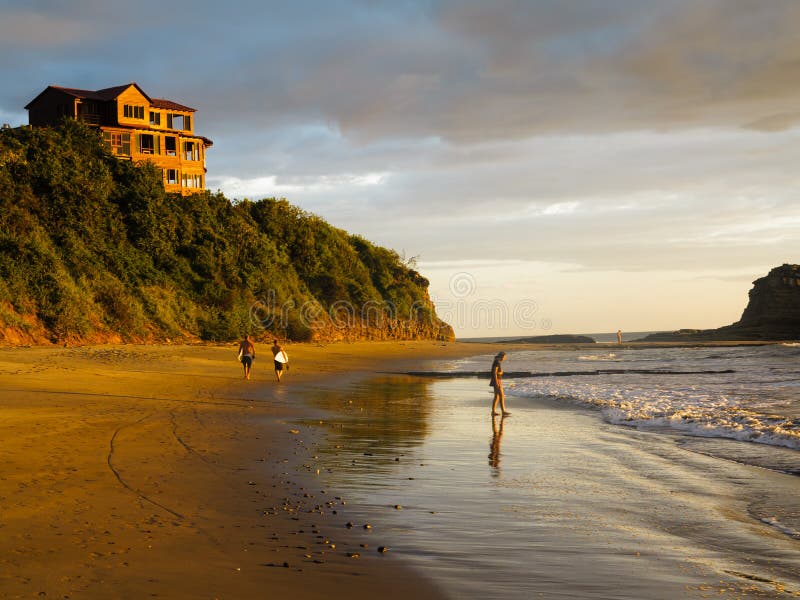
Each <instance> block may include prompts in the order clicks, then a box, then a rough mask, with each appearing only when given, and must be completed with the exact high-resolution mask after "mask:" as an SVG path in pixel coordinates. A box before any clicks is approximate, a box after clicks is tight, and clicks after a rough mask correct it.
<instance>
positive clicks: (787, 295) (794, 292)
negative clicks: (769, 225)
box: [644, 264, 800, 342]
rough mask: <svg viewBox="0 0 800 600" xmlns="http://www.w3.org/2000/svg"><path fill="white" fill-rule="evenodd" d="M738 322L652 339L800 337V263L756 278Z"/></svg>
mask: <svg viewBox="0 0 800 600" xmlns="http://www.w3.org/2000/svg"><path fill="white" fill-rule="evenodd" d="M749 296H750V301H749V302H748V304H747V307H746V308H745V309H744V312H743V313H742V318H741V319H739V321H738V322H736V323H733V324H732V325H727V326H725V327H720V328H719V329H702V330H697V329H681V330H680V331H675V332H670V333H656V334H653V335H649V336H647V337H646V338H644V341H648V342H658V341H665V342H673V341H682V340H686V341H705V340H796V339H798V338H800V265H788V264H785V265H781V266H780V267H775V268H774V269H772V270H771V271H770V272H769V273H768V274H767V275H765V276H764V277H761V278H759V279H756V280H755V281H754V282H753V289H751V290H750V293H749Z"/></svg>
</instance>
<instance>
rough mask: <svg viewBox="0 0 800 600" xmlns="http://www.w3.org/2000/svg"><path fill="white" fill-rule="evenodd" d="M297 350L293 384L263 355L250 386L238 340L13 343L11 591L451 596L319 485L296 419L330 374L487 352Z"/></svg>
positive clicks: (8, 452) (309, 443) (8, 400)
mask: <svg viewBox="0 0 800 600" xmlns="http://www.w3.org/2000/svg"><path fill="white" fill-rule="evenodd" d="M259 350H260V351H261V352H262V356H263V355H267V356H269V353H268V349H267V347H265V346H260V347H259ZM288 350H289V353H290V357H291V363H292V368H291V370H290V372H289V374H288V376H287V378H286V381H285V382H284V384H282V385H281V386H278V385H276V384H275V382H274V375H273V372H272V366H271V361H270V360H267V359H265V358H262V356H259V357H258V359H257V360H256V364H255V367H254V372H253V378H252V379H251V380H250V381H243V380H242V375H241V367H240V366H239V365H238V363H237V362H236V357H235V346H222V347H211V346H105V347H77V348H19V349H3V350H0V439H2V440H3V443H2V446H1V447H0V460H2V467H1V468H0V596H2V597H3V598H31V597H45V596H46V597H50V598H109V597H115V598H143V597H162V598H221V599H222V598H255V597H264V596H265V595H270V596H272V594H288V595H289V596H288V597H295V598H322V597H325V598H331V597H338V596H339V595H340V593H339V592H341V593H342V594H344V592H345V590H346V594H347V596H348V597H354V598H361V597H364V598H365V597H368V596H373V595H374V594H376V593H378V592H379V593H380V594H381V595H382V596H384V597H391V598H405V597H409V596H417V597H431V598H435V597H438V596H439V595H440V594H439V592H438V591H437V590H436V589H435V587H434V586H432V585H431V584H429V583H428V582H426V581H425V580H424V579H423V578H422V577H421V576H419V575H418V574H417V573H416V572H410V571H409V568H408V567H407V566H406V565H404V564H403V562H402V561H400V560H398V559H396V558H394V557H393V556H392V554H391V553H390V552H387V553H386V554H383V555H382V554H380V553H379V552H378V551H377V548H378V546H379V545H380V544H379V543H378V544H369V545H368V547H362V546H361V544H366V543H367V542H366V541H365V540H364V539H362V538H363V537H364V534H365V532H367V531H368V530H365V529H364V525H365V524H364V523H357V524H354V527H353V528H352V529H350V528H347V527H346V523H347V522H348V520H349V519H348V506H347V505H346V504H345V502H346V499H342V498H341V497H337V496H338V494H336V492H335V491H334V490H330V491H327V490H323V489H317V488H318V486H316V485H315V483H314V478H313V477H312V476H311V474H310V473H308V472H307V471H308V470H307V469H304V468H303V467H302V465H303V464H304V463H305V462H306V461H307V460H309V457H310V456H311V455H313V452H314V450H313V448H314V445H315V443H317V441H316V440H315V438H314V435H313V432H312V431H311V430H309V429H308V428H303V430H302V431H300V430H298V428H297V426H296V425H294V424H293V423H294V422H295V421H297V420H298V419H300V418H308V417H309V416H310V414H309V413H308V411H307V410H306V409H305V408H304V405H303V403H302V402H300V399H299V394H300V389H301V388H304V387H307V386H309V385H312V384H313V383H314V382H320V381H325V380H329V381H334V379H333V378H335V381H343V380H345V379H346V377H344V375H345V374H347V373H353V372H358V371H360V370H364V369H368V370H376V369H378V370H379V369H380V368H381V365H388V364H389V361H390V360H391V361H398V360H399V361H404V360H406V361H417V360H419V359H421V358H435V357H447V356H455V355H462V354H464V353H474V352H478V351H480V348H479V347H476V346H472V345H467V346H465V345H458V344H448V345H441V344H434V343H431V342H418V343H414V342H402V343H387V344H338V345H332V346H328V347H322V346H312V345H297V346H289V347H288ZM409 364H411V363H409ZM334 385H335V383H334ZM334 513H335V514H334Z"/></svg>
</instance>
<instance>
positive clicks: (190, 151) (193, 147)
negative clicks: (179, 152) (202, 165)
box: [183, 142, 200, 160]
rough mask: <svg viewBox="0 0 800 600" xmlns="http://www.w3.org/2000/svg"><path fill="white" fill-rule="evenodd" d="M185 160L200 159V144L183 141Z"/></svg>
mask: <svg viewBox="0 0 800 600" xmlns="http://www.w3.org/2000/svg"><path fill="white" fill-rule="evenodd" d="M183 160H200V144H198V143H197V142H183Z"/></svg>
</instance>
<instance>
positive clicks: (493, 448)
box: [489, 415, 506, 476]
mask: <svg viewBox="0 0 800 600" xmlns="http://www.w3.org/2000/svg"><path fill="white" fill-rule="evenodd" d="M505 420H506V418H505V417H499V418H498V417H497V416H495V415H492V441H491V442H489V466H490V467H492V469H494V470H495V471H493V472H492V475H494V476H497V475H499V472H500V440H502V439H503V423H504V421H505Z"/></svg>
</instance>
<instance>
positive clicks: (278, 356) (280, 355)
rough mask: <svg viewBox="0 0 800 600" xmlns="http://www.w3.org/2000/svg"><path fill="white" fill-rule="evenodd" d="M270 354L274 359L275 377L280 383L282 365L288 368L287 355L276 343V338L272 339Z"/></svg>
mask: <svg viewBox="0 0 800 600" xmlns="http://www.w3.org/2000/svg"><path fill="white" fill-rule="evenodd" d="M272 356H273V358H274V359H275V378H276V379H277V380H278V383H280V382H281V377H282V376H283V369H284V367H285V368H287V369H288V368H289V357H288V356H287V355H286V351H285V350H284V349H283V348H282V347H281V345H280V344H279V343H278V340H272Z"/></svg>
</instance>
